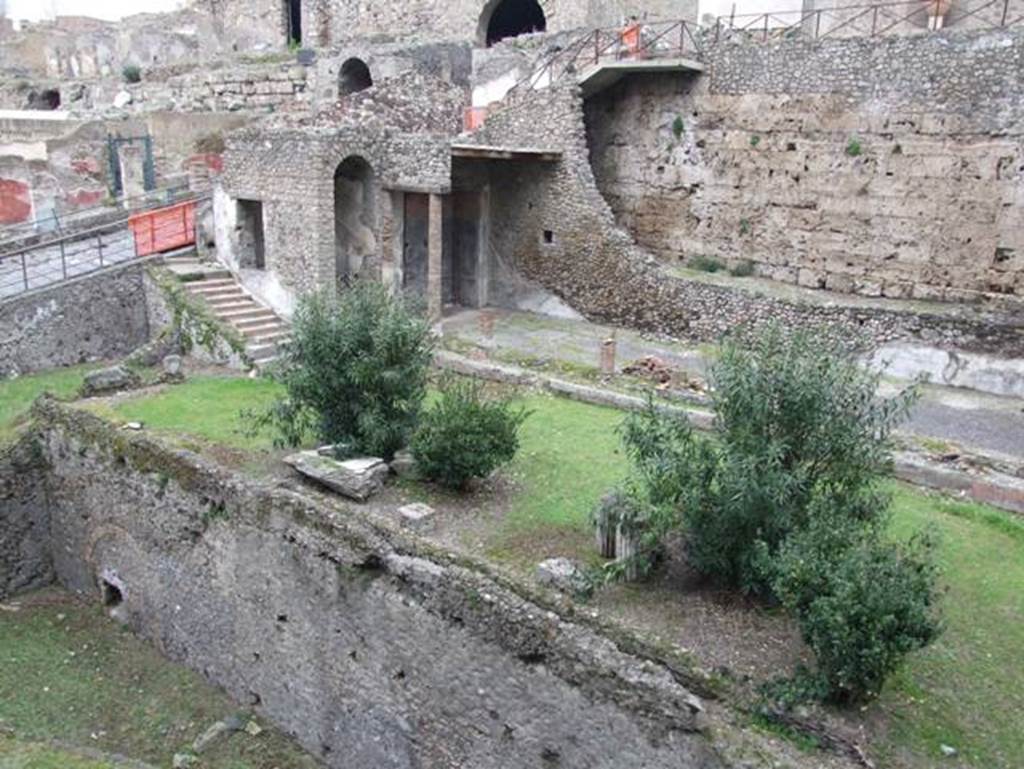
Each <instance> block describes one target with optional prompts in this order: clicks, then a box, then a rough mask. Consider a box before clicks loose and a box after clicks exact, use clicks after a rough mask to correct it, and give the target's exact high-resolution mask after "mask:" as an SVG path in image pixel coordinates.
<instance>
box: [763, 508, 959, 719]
mask: <svg viewBox="0 0 1024 769" xmlns="http://www.w3.org/2000/svg"><path fill="white" fill-rule="evenodd" d="M933 549H934V543H933V541H932V540H931V539H930V538H928V537H918V538H916V539H914V540H912V541H911V542H910V544H909V545H905V546H899V545H895V544H891V543H887V542H884V541H883V540H881V539H880V538H879V537H877V536H873V535H868V536H857V534H856V533H853V536H852V537H851V541H849V542H847V543H843V542H841V541H840V538H837V537H836V536H835V534H834V532H827V531H824V530H823V529H822V528H821V527H818V530H817V531H814V532H808V533H807V534H804V535H803V536H799V537H797V538H796V539H795V540H794V541H792V542H788V543H787V544H786V545H785V546H784V547H783V549H782V552H781V553H780V554H779V557H778V559H777V562H776V578H775V589H776V592H777V593H778V594H779V596H780V597H781V598H782V600H783V603H784V604H785V605H786V606H787V607H788V608H790V609H792V610H794V611H795V613H796V615H797V617H798V619H799V621H800V626H801V630H802V633H803V636H804V640H806V642H807V644H808V646H810V647H811V649H813V650H814V654H815V657H816V659H817V678H818V681H819V687H820V690H821V691H824V692H826V693H827V694H828V696H829V697H830V698H831V699H834V700H837V701H859V700H863V699H866V698H869V697H873V696H876V695H877V694H878V693H879V692H880V691H881V689H882V684H883V683H884V682H885V679H886V677H887V676H888V675H889V674H890V673H892V672H893V671H894V670H896V669H897V668H898V667H899V665H900V663H901V662H902V660H903V658H904V657H905V656H906V655H907V654H909V653H910V652H912V651H916V650H917V649H921V648H923V647H925V646H927V645H928V644H929V643H931V642H932V641H933V640H934V639H935V638H936V637H937V636H938V634H939V632H940V625H939V621H938V618H937V613H936V610H935V595H936V589H935V585H936V580H937V573H936V568H935V565H934V564H935V561H934V557H933Z"/></svg>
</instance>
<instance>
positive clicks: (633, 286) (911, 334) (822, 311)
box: [467, 83, 1024, 357]
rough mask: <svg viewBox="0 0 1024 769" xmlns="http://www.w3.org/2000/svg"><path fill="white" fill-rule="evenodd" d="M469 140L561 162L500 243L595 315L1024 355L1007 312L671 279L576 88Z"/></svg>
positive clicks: (507, 189)
mask: <svg viewBox="0 0 1024 769" xmlns="http://www.w3.org/2000/svg"><path fill="white" fill-rule="evenodd" d="M467 141H472V142H475V143H477V144H481V145H485V146H487V145H490V146H509V147H531V148H540V149H546V150H553V151H560V152H561V153H562V158H561V160H560V161H559V162H558V163H556V164H553V165H550V166H546V167H545V169H544V170H541V171H540V172H538V173H535V174H533V175H532V176H531V177H530V180H529V183H528V184H525V185H523V186H518V187H517V186H516V185H513V184H507V185H505V186H503V187H501V189H502V192H500V193H498V194H501V195H503V196H504V197H503V198H502V200H501V202H500V203H499V204H498V205H499V206H500V209H499V210H500V214H501V217H502V218H503V219H504V224H503V226H502V227H501V228H500V229H498V230H496V231H495V238H494V243H493V245H494V248H495V249H496V250H497V252H498V253H499V254H501V256H502V258H503V259H504V260H505V261H507V262H508V263H510V264H514V265H515V266H516V267H517V268H518V269H519V270H520V271H521V272H522V273H523V274H524V275H525V277H527V278H528V279H530V280H533V281H535V282H537V283H539V284H541V285H542V286H544V287H545V288H547V289H548V290H550V291H553V292H555V293H556V294H558V295H559V296H560V297H561V298H563V299H565V300H566V301H567V302H568V303H569V304H570V305H571V306H572V307H573V308H574V309H576V310H578V311H579V312H582V313H583V314H585V315H587V316H588V317H591V318H594V319H597V320H601V321H605V322H611V323H620V324H623V325H626V326H632V327H635V328H642V329H649V330H653V331H657V332H662V333H668V334H672V335H675V336H679V337H684V338H689V339H692V340H695V341H711V342H714V341H718V340H719V339H720V338H721V337H722V335H723V334H725V333H727V332H729V331H730V330H732V329H734V328H736V326H737V325H739V324H742V323H752V324H762V323H766V322H771V321H776V322H780V323H783V324H785V325H788V326H791V327H797V326H807V325H813V326H825V327H828V328H831V330H832V333H835V334H837V335H840V336H842V337H844V338H848V339H859V340H861V341H862V344H864V345H865V346H869V347H870V346H877V345H881V344H884V343H886V342H890V341H894V340H915V341H920V342H924V343H926V344H927V345H930V346H935V347H939V348H942V349H963V350H969V351H978V352H986V353H992V354H995V355H1002V356H1007V357H1020V356H1021V355H1024V334H1022V333H1021V329H1022V328H1024V319H1022V317H1021V315H1020V313H1016V312H1012V311H1009V312H1005V313H1001V312H994V311H993V312H984V311H981V310H975V309H970V308H967V307H957V308H952V307H943V306H941V305H927V304H920V303H917V304H911V303H905V302H904V303H902V304H901V303H899V302H878V303H876V304H872V303H859V304H858V303H851V302H835V301H828V300H827V299H825V300H819V301H813V300H807V299H804V298H801V297H781V296H776V295H773V294H772V293H771V292H764V291H760V290H757V289H754V288H751V289H747V288H743V287H735V286H727V285H719V284H716V283H713V282H708V281H704V280H696V279H688V278H686V277H681V276H679V275H676V274H673V273H672V272H671V271H669V270H667V269H666V268H665V267H664V266H663V265H661V264H659V262H658V261H657V260H656V259H654V257H652V256H651V255H650V253H649V252H647V251H646V250H645V249H643V248H641V247H640V246H638V245H637V244H636V242H635V241H634V240H633V238H632V237H631V235H630V234H629V233H627V232H626V231H625V230H624V229H623V228H621V227H620V226H619V225H618V224H617V223H616V221H615V217H614V214H613V212H612V209H611V208H610V207H609V205H608V203H607V202H606V201H605V199H604V197H603V196H602V195H601V192H600V191H599V189H598V186H597V184H596V182H595V178H594V175H593V172H592V170H591V165H590V162H589V157H588V147H587V136H586V129H585V126H584V118H583V99H582V96H581V94H580V92H579V89H578V87H576V86H575V85H574V84H572V83H562V84H556V85H555V86H553V87H549V88H546V89H543V90H540V91H534V92H531V93H528V94H522V95H520V96H519V97H517V98H515V99H513V100H512V101H511V102H510V103H509V104H507V105H506V106H505V107H504V108H502V109H500V110H497V111H495V112H494V113H492V114H491V115H489V116H488V119H487V122H486V123H485V125H484V127H483V128H482V129H481V130H479V131H477V132H476V133H474V134H473V135H472V137H471V138H470V139H467ZM502 168H503V169H512V168H513V167H512V166H510V165H509V164H505V165H504V166H503V167H502ZM512 172H513V173H514V171H512ZM500 173H502V174H505V173H507V172H506V171H505V170H502V171H501V172H500ZM500 178H501V179H502V182H504V179H506V178H508V177H505V176H503V177H500ZM499 187H500V185H498V184H495V190H498V189H499ZM492 293H493V292H492ZM496 295H500V292H498V293H497V294H496Z"/></svg>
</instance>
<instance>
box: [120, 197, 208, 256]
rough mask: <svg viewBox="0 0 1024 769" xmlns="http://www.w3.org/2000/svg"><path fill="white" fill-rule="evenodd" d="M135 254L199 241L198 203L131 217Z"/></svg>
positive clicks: (167, 249) (193, 202)
mask: <svg viewBox="0 0 1024 769" xmlns="http://www.w3.org/2000/svg"><path fill="white" fill-rule="evenodd" d="M128 229H129V230H130V231H131V233H132V236H133V237H134V239H135V255H136V256H149V255H150V254H158V253H161V252H163V251H171V250H172V249H175V248H182V247H184V246H190V245H192V244H193V243H195V242H196V202H195V201H194V200H190V201H188V202H187V203H179V204H178V205H175V206H168V207H167V208H158V209H156V210H155V211H145V212H143V213H140V214H135V215H134V216H131V217H129V219H128Z"/></svg>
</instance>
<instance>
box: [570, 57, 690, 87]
mask: <svg viewBox="0 0 1024 769" xmlns="http://www.w3.org/2000/svg"><path fill="white" fill-rule="evenodd" d="M703 71H704V65H703V64H701V63H700V62H699V61H695V60H693V59H683V58H672V59H624V60H622V61H608V62H601V63H600V64H596V65H594V66H593V67H590V68H589V69H586V70H584V71H583V72H581V73H580V75H579V84H580V87H581V88H582V89H583V95H584V96H591V95H592V94H595V93H597V92H598V91H602V90H604V89H605V88H608V87H609V86H612V85H614V84H615V83H617V82H618V81H619V80H621V79H622V78H624V77H626V76H627V75H638V74H659V73H663V72H678V73H681V74H687V73H694V74H698V73H700V72H703Z"/></svg>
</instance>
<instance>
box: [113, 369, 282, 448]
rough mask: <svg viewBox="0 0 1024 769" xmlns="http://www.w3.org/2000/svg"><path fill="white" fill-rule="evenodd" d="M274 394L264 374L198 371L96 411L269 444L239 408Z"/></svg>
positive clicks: (156, 426) (162, 427)
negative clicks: (252, 432) (201, 373)
mask: <svg viewBox="0 0 1024 769" xmlns="http://www.w3.org/2000/svg"><path fill="white" fill-rule="evenodd" d="M280 394H281V388H280V386H279V385H277V384H275V383H273V382H271V381H269V380H267V379H244V378H240V377H231V376H199V377H195V378H194V379H190V380H188V381H187V382H185V383H184V384H181V385H175V386H173V387H167V388H165V389H163V390H162V391H161V392H159V393H157V394H155V395H141V396H139V397H135V398H128V399H126V400H124V401H121V402H119V403H118V404H117V405H115V406H113V407H112V408H102V409H100V412H101V413H105V414H107V415H108V416H110V415H113V416H115V417H116V418H118V419H121V420H125V421H129V422H141V423H142V424H143V425H145V426H146V428H147V429H152V430H155V431H157V432H162V433H175V434H178V433H182V432H185V433H188V434H190V435H193V436H196V437H198V438H203V439H205V440H208V441H211V442H213V443H218V444H221V445H224V446H229V447H231V448H237V449H250V450H252V449H263V448H269V447H270V446H271V443H272V441H271V437H270V436H269V435H268V434H260V435H256V436H252V435H249V434H248V432H247V427H248V425H247V422H246V420H245V419H243V418H242V416H241V413H242V412H243V411H244V410H246V409H252V410H255V411H258V410H260V409H261V408H264V407H266V406H267V405H269V404H270V403H271V402H272V401H273V400H274V398H276V397H277V396H278V395H280Z"/></svg>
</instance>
